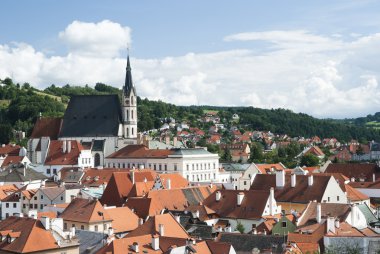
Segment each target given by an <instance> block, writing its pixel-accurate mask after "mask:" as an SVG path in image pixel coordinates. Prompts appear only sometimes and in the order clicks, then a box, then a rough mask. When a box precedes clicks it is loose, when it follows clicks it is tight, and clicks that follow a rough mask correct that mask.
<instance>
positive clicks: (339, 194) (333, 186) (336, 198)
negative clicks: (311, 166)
mask: <svg viewBox="0 0 380 254" xmlns="http://www.w3.org/2000/svg"><path fill="white" fill-rule="evenodd" d="M309 177H310V176H309ZM321 202H327V203H341V204H347V202H348V201H347V196H346V194H345V193H344V192H343V190H342V189H341V188H340V186H339V184H338V183H337V182H336V180H335V178H334V177H333V176H331V177H330V180H329V182H328V183H327V186H326V189H325V192H324V193H323V196H322V201H321Z"/></svg>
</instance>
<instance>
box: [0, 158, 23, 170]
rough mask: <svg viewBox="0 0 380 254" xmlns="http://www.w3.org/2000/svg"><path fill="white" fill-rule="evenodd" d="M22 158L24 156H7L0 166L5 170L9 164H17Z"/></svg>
mask: <svg viewBox="0 0 380 254" xmlns="http://www.w3.org/2000/svg"><path fill="white" fill-rule="evenodd" d="M24 158H25V156H10V155H8V156H7V157H5V160H4V162H3V164H1V165H0V166H1V167H2V168H5V167H7V166H9V165H10V164H18V163H20V162H21V161H22V160H23V159H24Z"/></svg>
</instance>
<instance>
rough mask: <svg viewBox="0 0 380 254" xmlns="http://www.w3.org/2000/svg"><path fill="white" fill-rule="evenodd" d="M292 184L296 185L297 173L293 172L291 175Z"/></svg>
mask: <svg viewBox="0 0 380 254" xmlns="http://www.w3.org/2000/svg"><path fill="white" fill-rule="evenodd" d="M290 186H292V187H296V174H294V173H293V174H291V175H290Z"/></svg>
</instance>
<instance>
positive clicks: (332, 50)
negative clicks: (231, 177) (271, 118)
mask: <svg viewBox="0 0 380 254" xmlns="http://www.w3.org/2000/svg"><path fill="white" fill-rule="evenodd" d="M2 10H3V11H2V22H0V31H1V36H0V78H4V77H5V76H12V77H13V78H14V79H15V80H16V81H18V82H26V81H28V82H30V83H32V84H33V85H35V86H38V87H40V88H44V87H46V86H48V85H50V84H52V83H54V84H58V85H60V84H62V85H63V84H66V83H71V84H78V85H84V84H90V85H93V84H94V83H95V82H98V81H99V82H105V83H108V84H111V85H114V86H121V85H122V82H123V80H122V79H123V76H124V75H123V72H124V68H123V66H124V65H125V62H124V61H125V56H126V50H125V45H126V44H127V43H129V44H130V48H131V56H132V61H133V63H132V64H133V69H134V80H135V83H136V86H137V89H138V91H139V94H140V95H141V96H142V97H148V98H150V99H162V100H164V101H168V102H172V103H176V104H183V105H191V104H209V105H245V106H256V107H264V108H272V107H274V108H276V107H284V108H289V109H292V110H294V111H296V112H305V113H309V114H312V115H314V116H317V117H340V118H341V117H355V116H362V115H366V114H369V113H374V112H376V111H377V109H378V108H379V106H380V101H379V100H378V99H376V98H373V97H376V95H378V94H379V95H380V89H379V87H378V85H377V81H378V78H379V76H378V75H379V74H380V70H379V69H378V67H377V66H379V65H378V62H379V60H377V59H378V55H379V52H378V50H377V48H379V42H380V38H379V37H380V36H379V35H378V32H379V30H380V18H379V17H378V13H379V11H380V2H379V1H366V0H361V1H233V2H232V1H94V0H92V1H47V0H46V1H3V2H2ZM107 31H108V33H107ZM110 31H112V32H110ZM1 58H3V59H1ZM84 65H86V66H85V67H83V66H84ZM31 66H32V67H31ZM94 72H95V73H96V74H97V75H94ZM347 107H354V108H351V109H350V110H347Z"/></svg>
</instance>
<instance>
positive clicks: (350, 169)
mask: <svg viewBox="0 0 380 254" xmlns="http://www.w3.org/2000/svg"><path fill="white" fill-rule="evenodd" d="M378 172H379V168H378V167H377V165H376V164H371V163H331V164H329V165H328V166H327V168H326V170H325V173H341V174H343V175H345V176H346V177H348V178H350V179H351V178H352V177H354V178H355V179H360V178H364V179H365V181H371V180H372V178H373V174H374V173H378Z"/></svg>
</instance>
